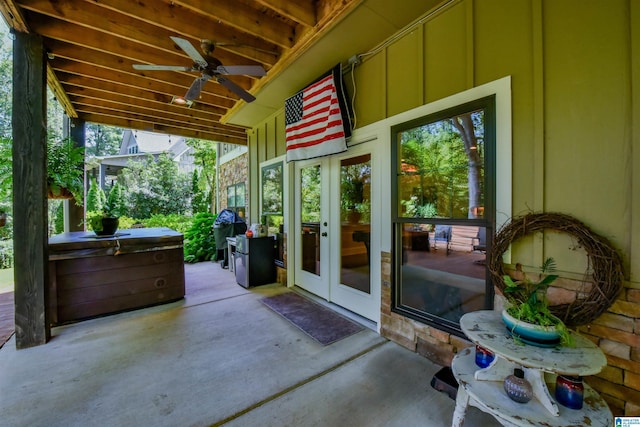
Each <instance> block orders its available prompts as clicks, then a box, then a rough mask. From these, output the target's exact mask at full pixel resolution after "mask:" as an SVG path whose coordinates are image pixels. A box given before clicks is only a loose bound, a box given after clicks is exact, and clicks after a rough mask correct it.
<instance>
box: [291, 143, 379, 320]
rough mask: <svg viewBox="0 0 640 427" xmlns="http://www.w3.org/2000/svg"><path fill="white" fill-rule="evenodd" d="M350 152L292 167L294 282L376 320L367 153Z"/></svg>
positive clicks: (376, 259)
mask: <svg viewBox="0 0 640 427" xmlns="http://www.w3.org/2000/svg"><path fill="white" fill-rule="evenodd" d="M355 148H357V147H355ZM355 148H351V149H350V150H349V151H348V152H347V153H343V154H340V155H334V156H331V157H326V158H322V159H315V160H308V161H304V162H296V169H295V181H296V184H295V185H296V191H295V194H296V200H295V206H296V210H295V212H296V218H295V228H294V230H295V231H294V233H295V235H294V236H295V243H294V244H295V247H296V250H295V261H294V262H295V272H294V274H295V278H294V282H295V284H296V285H297V286H299V287H301V288H302V289H305V290H307V291H309V292H311V293H313V294H315V295H317V296H319V297H321V298H323V299H325V300H327V301H331V302H333V303H335V304H337V305H340V306H342V307H344V308H346V309H348V310H350V311H353V312H355V313H357V314H359V315H361V316H363V317H366V318H367V319H371V320H374V321H377V319H378V318H379V307H380V289H379V288H380V286H379V283H380V280H379V274H380V273H379V268H376V266H379V265H380V257H379V250H378V251H372V250H371V246H372V245H371V242H375V240H376V239H377V238H379V232H377V231H376V230H375V227H372V226H371V224H372V212H374V210H373V209H372V206H374V208H375V204H376V203H379V202H378V200H377V197H375V194H376V193H375V192H374V191H372V190H375V188H374V187H375V185H374V180H373V178H374V175H373V173H374V168H373V162H372V160H373V158H372V153H371V152H370V151H368V150H366V149H362V148H360V149H355ZM373 217H374V219H375V218H377V216H376V215H375V214H374V215H373ZM374 247H376V248H377V245H374ZM376 252H377V253H376ZM372 267H373V268H372Z"/></svg>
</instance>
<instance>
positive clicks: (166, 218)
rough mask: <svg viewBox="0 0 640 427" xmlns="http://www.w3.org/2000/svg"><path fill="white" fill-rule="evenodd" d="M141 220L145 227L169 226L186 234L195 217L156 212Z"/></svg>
mask: <svg viewBox="0 0 640 427" xmlns="http://www.w3.org/2000/svg"><path fill="white" fill-rule="evenodd" d="M141 222H142V224H143V225H144V226H145V227H148V228H151V227H168V228H170V229H172V230H176V231H177V232H178V233H182V234H184V233H186V231H187V230H189V229H190V228H191V223H192V222H193V218H192V217H188V216H184V215H179V214H169V215H162V214H156V215H152V216H151V218H147V219H143V220H141Z"/></svg>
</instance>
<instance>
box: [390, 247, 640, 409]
mask: <svg viewBox="0 0 640 427" xmlns="http://www.w3.org/2000/svg"><path fill="white" fill-rule="evenodd" d="M381 262H382V301H381V313H380V314H381V315H380V334H381V335H382V336H384V337H386V338H388V339H390V340H392V341H394V342H396V343H398V344H400V345H402V346H403V347H406V348H408V349H409V350H411V351H414V352H417V353H419V354H421V355H423V356H425V357H427V358H428V359H430V360H431V361H433V362H435V363H437V364H439V365H442V366H451V360H452V359H453V356H454V355H455V354H456V353H458V352H459V351H460V350H462V349H464V348H465V347H468V346H470V345H472V343H471V342H470V341H468V340H465V339H462V338H460V337H458V336H456V335H452V334H450V333H447V332H445V331H442V330H440V329H437V328H434V327H432V326H429V325H425V324H423V323H420V322H417V321H415V320H412V319H409V318H407V317H404V316H402V315H399V314H397V313H392V312H391V305H392V304H391V284H392V271H391V254H390V253H388V252H382V261H381ZM578 332H579V333H580V334H581V335H583V336H584V337H586V338H589V339H591V340H592V341H593V342H594V343H595V344H597V345H598V346H599V347H600V349H601V350H602V351H603V352H604V353H605V355H606V356H607V366H606V367H605V368H604V369H603V370H602V372H600V373H599V374H598V375H594V376H589V377H587V378H586V379H585V381H586V382H587V383H589V385H590V386H591V387H593V388H594V389H595V390H597V391H598V393H600V395H601V396H602V397H603V398H604V399H605V401H606V402H607V403H608V404H609V407H610V408H611V411H612V412H613V414H614V415H618V416H623V415H624V416H640V289H632V288H624V289H623V291H622V292H621V294H620V295H619V297H618V299H617V300H616V301H615V302H614V303H613V305H612V306H611V307H610V308H609V309H608V310H607V312H605V313H604V314H602V315H601V316H600V317H598V318H597V319H596V320H595V321H593V322H592V323H591V324H589V325H587V326H581V327H579V328H578Z"/></svg>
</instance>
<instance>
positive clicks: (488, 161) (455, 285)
mask: <svg viewBox="0 0 640 427" xmlns="http://www.w3.org/2000/svg"><path fill="white" fill-rule="evenodd" d="M392 133H393V140H394V144H393V145H392V155H393V162H392V168H393V174H394V177H395V182H394V183H393V188H394V191H395V194H394V195H395V197H394V202H395V203H396V205H395V206H394V213H395V215H394V218H393V221H394V232H395V234H394V235H395V241H394V250H395V253H394V260H395V263H394V273H395V276H394V277H395V279H396V280H395V282H394V300H393V306H392V310H393V311H396V312H400V313H402V314H404V315H408V316H410V317H413V318H415V319H417V320H420V321H424V322H426V323H428V324H435V325H436V326H438V327H440V326H445V327H446V328H450V329H454V330H459V320H460V317H461V316H462V315H463V314H464V313H467V312H470V311H475V310H480V309H486V308H491V306H492V295H493V287H492V286H491V282H490V280H487V277H488V272H487V269H486V263H485V256H486V251H487V250H489V251H490V247H491V237H490V236H491V231H492V230H493V229H494V220H495V219H494V215H493V208H492V207H493V206H495V203H494V201H495V194H494V193H495V189H494V187H495V186H494V178H493V174H494V169H495V165H494V164H493V162H494V160H493V158H494V154H495V153H494V151H495V99H494V98H493V97H486V98H482V99H478V100H475V101H472V102H469V103H467V104H464V105H459V106H456V107H453V108H451V109H449V110H445V111H439V112H436V113H434V114H432V115H430V116H426V117H423V118H421V119H418V120H415V121H411V122H408V123H403V124H399V125H397V126H394V127H393V128H392ZM487 237H489V239H487ZM487 240H488V241H487Z"/></svg>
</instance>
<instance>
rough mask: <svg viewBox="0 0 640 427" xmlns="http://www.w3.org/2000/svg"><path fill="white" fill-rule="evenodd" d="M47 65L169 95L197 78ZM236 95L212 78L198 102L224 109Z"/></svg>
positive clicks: (181, 91)
mask: <svg viewBox="0 0 640 427" xmlns="http://www.w3.org/2000/svg"><path fill="white" fill-rule="evenodd" d="M51 66H52V67H53V69H54V70H56V71H61V72H65V73H68V74H75V75H80V76H86V77H89V78H95V79H98V80H104V81H111V82H113V83H116V84H120V85H124V86H134V87H139V88H141V89H148V90H153V91H156V92H160V93H166V94H168V95H170V96H173V95H177V96H182V95H184V94H185V93H186V92H187V89H188V88H189V86H190V85H191V83H192V82H193V80H194V79H195V78H196V77H197V76H196V75H185V76H183V75H180V74H177V73H176V74H175V75H173V74H172V72H170V71H169V72H158V73H160V75H162V74H169V77H167V78H166V79H164V80H161V79H157V78H155V73H154V77H153V78H151V77H147V76H144V75H139V74H134V73H126V72H121V71H117V70H112V69H107V68H102V67H97V66H91V65H89V64H85V63H81V62H74V61H69V60H66V59H61V58H59V59H55V60H52V61H51ZM237 99H238V96H237V95H236V94H234V93H233V92H231V91H229V90H228V89H227V88H225V87H224V86H222V85H220V84H218V83H217V82H216V81H215V80H211V81H209V82H206V83H205V85H204V86H203V91H202V93H201V97H200V101H201V102H205V103H208V104H212V105H217V106H220V107H224V108H230V107H231V106H232V105H233V104H235V101H236V100H237Z"/></svg>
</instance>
